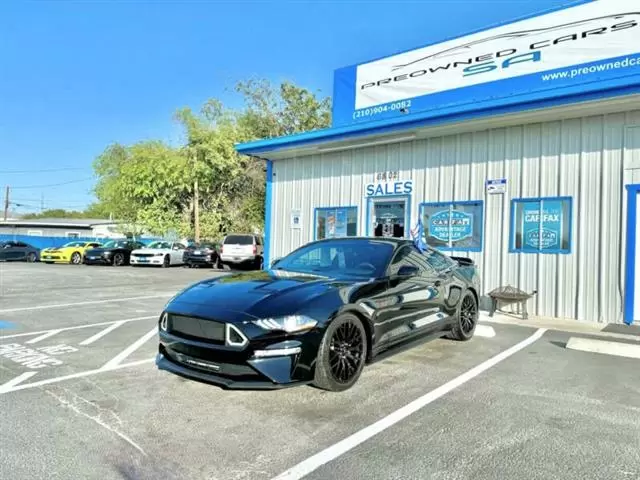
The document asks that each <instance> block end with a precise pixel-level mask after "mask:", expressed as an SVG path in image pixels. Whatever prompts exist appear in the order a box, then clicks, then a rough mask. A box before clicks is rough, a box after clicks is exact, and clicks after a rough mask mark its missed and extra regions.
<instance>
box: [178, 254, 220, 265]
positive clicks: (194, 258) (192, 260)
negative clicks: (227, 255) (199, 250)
mask: <svg viewBox="0 0 640 480" xmlns="http://www.w3.org/2000/svg"><path fill="white" fill-rule="evenodd" d="M184 263H186V264H187V265H189V264H193V265H213V264H214V263H215V257H212V256H205V255H191V256H186V257H184Z"/></svg>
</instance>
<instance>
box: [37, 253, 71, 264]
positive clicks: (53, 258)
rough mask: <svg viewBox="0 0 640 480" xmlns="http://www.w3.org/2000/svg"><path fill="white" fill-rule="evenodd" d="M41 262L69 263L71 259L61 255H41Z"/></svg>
mask: <svg viewBox="0 0 640 480" xmlns="http://www.w3.org/2000/svg"><path fill="white" fill-rule="evenodd" d="M40 261H41V262H45V263H69V262H70V261H71V257H69V256H66V255H62V254H60V253H43V254H41V255H40Z"/></svg>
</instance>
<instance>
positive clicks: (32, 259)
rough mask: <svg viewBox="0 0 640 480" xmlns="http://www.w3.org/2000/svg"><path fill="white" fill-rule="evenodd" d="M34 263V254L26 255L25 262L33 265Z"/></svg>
mask: <svg viewBox="0 0 640 480" xmlns="http://www.w3.org/2000/svg"><path fill="white" fill-rule="evenodd" d="M35 261H36V254H35V253H33V252H31V253H30V254H29V255H27V262H29V263H33V262H35Z"/></svg>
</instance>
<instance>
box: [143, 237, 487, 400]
mask: <svg viewBox="0 0 640 480" xmlns="http://www.w3.org/2000/svg"><path fill="white" fill-rule="evenodd" d="M479 294H480V287H479V277H478V273H477V271H476V268H475V266H474V264H473V262H472V261H471V260H470V259H467V258H461V257H448V256H445V255H443V254H441V253H440V252H438V251H436V250H433V249H431V248H427V249H426V250H423V251H421V250H420V249H419V248H418V247H416V246H415V245H414V244H413V242H411V241H410V240H401V239H372V238H342V239H327V240H321V241H317V242H312V243H309V244H307V245H304V246H302V247H300V248H299V249H297V250H295V251H293V252H292V253H290V254H289V255H288V256H286V257H284V258H282V259H280V260H278V261H277V262H275V263H274V264H273V265H272V268H271V269H270V270H268V271H257V272H251V273H241V274H235V275H229V276H222V277H217V278H213V279H208V280H204V281H201V282H199V283H196V284H194V285H191V286H190V287H187V288H186V289H184V290H183V291H182V292H180V293H178V294H177V295H176V296H175V297H174V298H173V299H171V300H170V301H169V303H167V305H166V307H165V309H164V311H163V312H162V314H161V316H160V319H159V336H160V346H159V353H158V355H157V357H156V365H157V366H158V367H159V368H160V369H162V370H168V371H170V372H173V373H176V374H179V375H182V376H186V377H190V378H194V379H199V380H203V381H207V382H211V383H215V384H218V385H221V386H223V387H228V388H278V387H284V386H291V385H295V384H300V383H313V384H314V385H315V386H317V387H319V388H323V389H326V390H331V391H341V390H346V389H347V388H349V387H351V386H352V385H353V384H354V383H355V382H356V381H357V380H358V378H359V376H360V373H361V372H362V369H363V367H364V364H365V362H367V361H369V360H371V359H373V358H374V357H375V356H376V355H378V354H379V353H381V352H382V351H384V350H388V349H390V348H391V347H394V346H398V345H399V344H401V343H406V342H408V341H411V340H415V339H416V338H417V337H425V338H436V337H442V336H445V335H446V336H448V337H449V338H451V339H455V340H469V339H470V338H471V337H472V336H473V334H474V331H475V327H476V323H477V320H478V295H479Z"/></svg>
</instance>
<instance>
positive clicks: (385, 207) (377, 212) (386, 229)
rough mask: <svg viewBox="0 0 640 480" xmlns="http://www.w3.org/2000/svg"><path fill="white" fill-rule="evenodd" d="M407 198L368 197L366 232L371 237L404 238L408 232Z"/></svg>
mask: <svg viewBox="0 0 640 480" xmlns="http://www.w3.org/2000/svg"><path fill="white" fill-rule="evenodd" d="M408 203H409V199H408V197H402V198H370V199H369V219H370V221H369V225H368V234H369V236H372V237H393V238H404V237H406V236H407V235H408V233H409V208H408Z"/></svg>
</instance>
